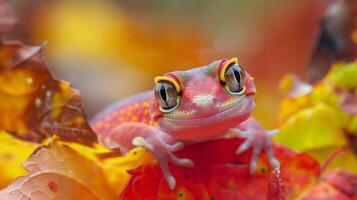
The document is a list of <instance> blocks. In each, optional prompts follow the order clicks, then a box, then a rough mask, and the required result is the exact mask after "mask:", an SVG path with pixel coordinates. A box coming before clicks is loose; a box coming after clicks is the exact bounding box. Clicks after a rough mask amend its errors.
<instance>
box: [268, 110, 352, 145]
mask: <svg viewBox="0 0 357 200" xmlns="http://www.w3.org/2000/svg"><path fill="white" fill-rule="evenodd" d="M335 113H336V111H335V109H333V108H331V107H329V106H327V105H326V104H324V103H319V104H316V105H315V106H313V107H311V108H305V109H302V110H300V111H298V112H296V113H295V114H294V115H293V116H291V117H290V118H289V119H288V120H287V121H286V123H284V124H283V125H282V126H281V127H280V128H281V133H280V134H278V135H277V136H276V137H275V140H276V141H277V142H280V143H282V144H284V145H286V146H288V147H290V148H293V149H295V150H300V151H309V150H313V149H320V148H325V147H339V146H344V145H346V144H347V141H346V139H345V137H344V134H343V131H342V130H341V127H340V124H339V121H338V118H337V116H336V114H335Z"/></svg>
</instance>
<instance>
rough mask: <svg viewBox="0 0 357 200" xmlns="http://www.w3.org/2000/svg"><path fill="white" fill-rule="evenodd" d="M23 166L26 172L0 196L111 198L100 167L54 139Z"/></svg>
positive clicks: (11, 197) (1, 192) (14, 199)
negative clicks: (27, 172) (26, 173)
mask: <svg viewBox="0 0 357 200" xmlns="http://www.w3.org/2000/svg"><path fill="white" fill-rule="evenodd" d="M24 167H25V168H26V169H27V170H28V171H29V174H28V175H27V176H23V177H19V178H17V179H16V181H15V182H13V183H12V184H10V185H9V186H8V187H7V188H5V189H4V190H2V191H0V199H11V200H20V199H34V200H35V199H36V200H42V199H43V200H47V199H88V200H91V199H96V200H97V199H113V196H112V195H113V194H114V193H113V192H112V191H110V189H109V188H110V187H109V185H108V183H107V181H106V179H105V178H104V177H105V176H104V173H103V171H102V169H101V168H100V167H99V166H97V165H96V164H95V163H94V162H93V161H90V160H88V159H87V158H85V157H83V156H82V155H80V154H78V153H77V152H76V151H74V150H73V149H71V148H70V147H68V146H64V145H61V144H58V142H57V141H54V142H53V143H52V144H51V146H49V147H40V148H38V149H37V150H36V151H34V153H33V154H32V156H31V157H30V158H29V159H28V160H27V161H26V162H25V163H24Z"/></svg>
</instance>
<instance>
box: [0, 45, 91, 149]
mask: <svg viewBox="0 0 357 200" xmlns="http://www.w3.org/2000/svg"><path fill="white" fill-rule="evenodd" d="M0 46H1V45H0ZM41 49H42V47H27V46H25V45H22V44H21V43H18V42H9V43H4V44H3V45H2V48H1V50H2V51H0V55H2V56H4V59H1V61H2V63H3V65H0V67H1V68H0V98H1V100H2V103H1V105H0V111H1V112H2V113H7V114H6V115H2V116H0V129H3V130H6V131H8V132H9V133H11V134H13V135H15V136H16V137H18V138H21V139H24V140H28V141H33V142H41V141H43V140H44V139H47V138H49V137H51V136H52V135H57V136H59V138H61V139H62V140H65V141H72V142H78V143H82V144H85V145H93V144H94V143H95V142H96V135H95V134H94V132H93V131H92V129H91V128H90V126H89V124H88V122H87V120H86V118H85V115H84V110H83V104H82V101H81V98H80V95H79V92H78V91H77V90H74V89H72V88H71V87H70V85H69V83H66V82H63V81H58V80H55V79H54V78H53V76H52V75H51V74H50V72H49V71H48V69H47V67H46V63H45V61H44V58H43V56H42V53H41Z"/></svg>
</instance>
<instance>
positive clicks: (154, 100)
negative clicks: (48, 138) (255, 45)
mask: <svg viewBox="0 0 357 200" xmlns="http://www.w3.org/2000/svg"><path fill="white" fill-rule="evenodd" d="M155 83H156V86H155V88H154V90H153V91H151V92H145V93H141V94H139V95H136V96H133V97H130V98H128V99H126V100H123V101H121V102H119V103H117V104H115V105H113V106H111V107H110V108H108V109H107V110H105V111H103V112H102V113H101V114H99V115H98V116H96V117H95V118H94V120H93V123H92V125H93V128H94V130H95V131H96V133H97V134H98V138H99V142H100V143H101V144H103V145H105V146H107V147H108V148H112V149H119V150H120V151H121V152H122V153H126V152H128V151H129V150H130V149H132V148H134V147H137V146H141V147H145V148H147V149H148V150H150V151H151V152H152V153H153V154H154V155H155V156H156V158H157V160H158V162H159V164H160V167H161V169H162V171H163V174H164V176H165V178H166V181H167V183H168V184H169V187H170V188H171V189H174V188H175V185H176V181H175V178H174V177H173V176H172V175H171V173H170V170H169V167H168V161H170V162H172V163H174V164H175V165H179V166H183V167H194V163H193V162H192V161H191V160H189V159H186V158H178V157H176V156H175V155H174V154H173V152H175V151H179V150H181V149H182V148H183V147H184V145H185V144H192V143H197V142H203V141H207V140H212V139H217V138H222V137H244V138H246V140H245V142H244V143H243V144H242V145H241V146H240V147H237V151H236V153H237V154H240V153H242V152H244V151H246V150H247V149H249V148H251V147H252V148H253V154H252V158H251V163H250V172H251V173H253V172H254V171H255V169H256V166H257V161H258V159H259V155H260V153H261V151H262V150H265V152H266V153H267V157H268V160H269V162H270V164H271V165H272V167H274V168H275V167H278V166H279V162H278V161H277V160H276V159H275V157H274V152H273V149H272V142H271V136H273V135H274V134H276V133H277V132H278V131H277V130H273V131H265V130H264V129H263V128H262V127H261V126H260V125H259V123H258V122H257V121H256V120H254V119H253V118H252V117H250V115H251V113H252V111H253V109H254V106H255V104H254V96H255V93H256V90H255V85H254V83H253V78H252V77H251V76H250V75H249V74H248V73H247V72H246V71H244V69H243V68H242V67H241V66H240V65H239V64H238V60H237V59H236V58H232V59H230V60H219V61H215V62H213V63H211V64H209V65H207V66H202V67H197V68H194V69H191V70H188V71H176V72H171V73H167V74H165V75H164V76H159V77H156V78H155Z"/></svg>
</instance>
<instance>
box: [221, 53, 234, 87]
mask: <svg viewBox="0 0 357 200" xmlns="http://www.w3.org/2000/svg"><path fill="white" fill-rule="evenodd" d="M231 64H238V58H231V59H230V60H228V61H226V62H224V65H223V67H222V69H221V71H220V74H219V80H220V81H222V82H224V83H225V82H226V78H225V77H224V74H225V72H226V70H227V67H228V66H230V65H231Z"/></svg>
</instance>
